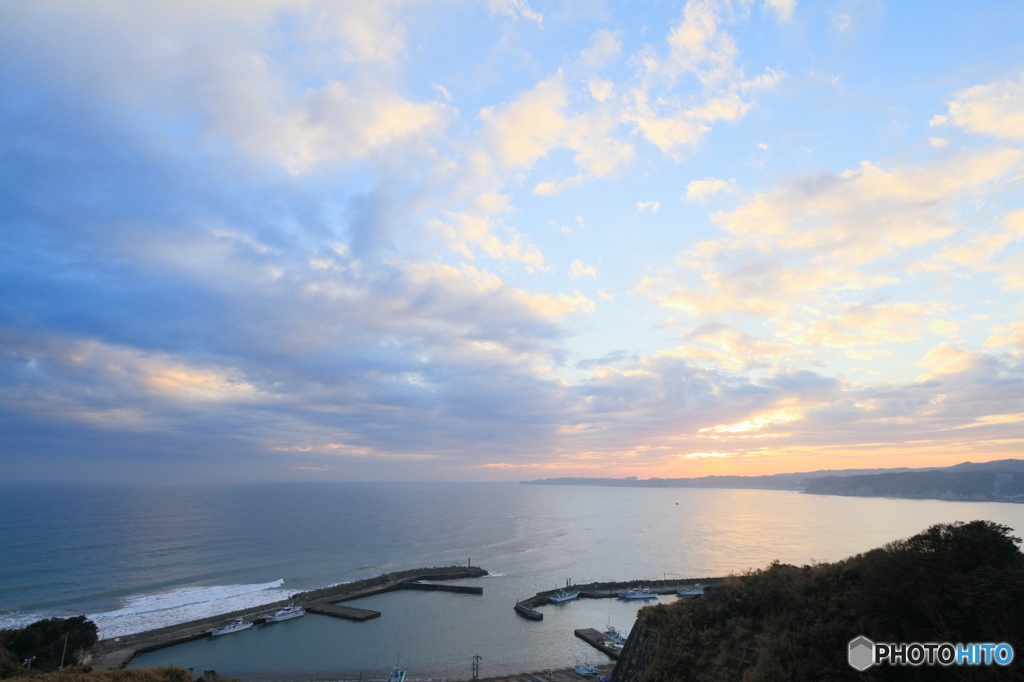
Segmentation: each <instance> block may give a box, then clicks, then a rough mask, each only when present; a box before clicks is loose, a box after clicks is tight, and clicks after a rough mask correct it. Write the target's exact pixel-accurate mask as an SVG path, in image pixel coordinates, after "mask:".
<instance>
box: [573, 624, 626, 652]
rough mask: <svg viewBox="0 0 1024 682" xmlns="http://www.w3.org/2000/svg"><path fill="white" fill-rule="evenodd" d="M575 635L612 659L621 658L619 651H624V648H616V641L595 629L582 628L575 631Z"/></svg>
mask: <svg viewBox="0 0 1024 682" xmlns="http://www.w3.org/2000/svg"><path fill="white" fill-rule="evenodd" d="M573 634H574V635H576V636H577V637H579V638H580V639H582V640H583V641H584V642H586V643H587V644H589V645H590V646H592V647H594V648H595V649H597V650H598V651H600V652H602V653H605V654H607V655H608V656H611V657H612V658H618V657H619V651H621V650H622V646H618V647H616V646H615V644H616V642H615V640H614V639H612V638H611V637H609V636H608V635H606V634H604V633H603V632H598V631H597V630H595V629H594V628H581V629H579V630H573Z"/></svg>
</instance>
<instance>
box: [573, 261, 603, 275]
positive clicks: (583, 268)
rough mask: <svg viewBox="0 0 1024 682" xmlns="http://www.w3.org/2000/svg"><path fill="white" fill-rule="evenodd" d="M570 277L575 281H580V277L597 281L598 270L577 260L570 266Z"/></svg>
mask: <svg viewBox="0 0 1024 682" xmlns="http://www.w3.org/2000/svg"><path fill="white" fill-rule="evenodd" d="M569 276H570V277H572V278H573V279H579V278H580V277H593V278H594V279H597V270H595V269H594V266H593V265H587V264H586V263H584V262H583V261H581V260H580V259H579V258H577V259H576V260H574V261H573V262H572V263H571V264H570V265H569Z"/></svg>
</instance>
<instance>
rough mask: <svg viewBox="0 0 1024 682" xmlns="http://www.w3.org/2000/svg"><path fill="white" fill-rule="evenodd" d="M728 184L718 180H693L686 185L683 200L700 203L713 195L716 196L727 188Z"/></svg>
mask: <svg viewBox="0 0 1024 682" xmlns="http://www.w3.org/2000/svg"><path fill="white" fill-rule="evenodd" d="M729 184H730V183H728V182H726V181H725V180H722V179H720V178H708V179H707V180H693V181H692V182H690V183H688V184H687V185H686V194H685V195H684V198H685V199H686V200H687V201H702V200H704V199H706V198H708V197H710V196H711V195H713V194H717V193H718V192H721V191H723V190H725V189H728V187H729Z"/></svg>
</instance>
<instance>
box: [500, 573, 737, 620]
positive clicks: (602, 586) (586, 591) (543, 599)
mask: <svg viewBox="0 0 1024 682" xmlns="http://www.w3.org/2000/svg"><path fill="white" fill-rule="evenodd" d="M723 580H725V578H683V579H679V580H630V581H627V582H619V583H596V582H595V583H587V584H586V585H573V586H572V589H574V590H579V591H580V599H609V598H612V597H618V596H619V595H618V593H619V592H623V591H625V590H629V589H632V588H634V587H646V588H648V589H649V590H650V591H651V592H654V593H655V594H675V592H676V588H679V587H689V586H691V585H698V584H699V585H717V584H718V583H720V582H722V581H723ZM562 589H564V588H562ZM557 591H558V590H557V589H555V590H545V591H543V592H538V593H537V594H535V595H534V596H532V597H527V598H526V599H520V600H519V601H517V602H516V605H515V611H516V613H518V614H519V615H520V616H523V617H524V618H529V619H530V620H542V619H543V618H544V614H543V613H541V612H540V611H537V607H538V606H540V605H541V604H547V603H548V599H549V598H550V597H551V595H553V594H554V593H555V592H557Z"/></svg>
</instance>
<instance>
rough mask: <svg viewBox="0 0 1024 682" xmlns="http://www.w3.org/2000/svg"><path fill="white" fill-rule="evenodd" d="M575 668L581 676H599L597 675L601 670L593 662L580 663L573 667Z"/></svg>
mask: <svg viewBox="0 0 1024 682" xmlns="http://www.w3.org/2000/svg"><path fill="white" fill-rule="evenodd" d="M573 670H575V671H576V674H577V675H579V676H580V677H597V675H598V674H599V673H600V672H601V671H600V670H598V669H597V666H596V665H594V664H593V663H591V664H590V665H578V666H576V667H575V668H573Z"/></svg>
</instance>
